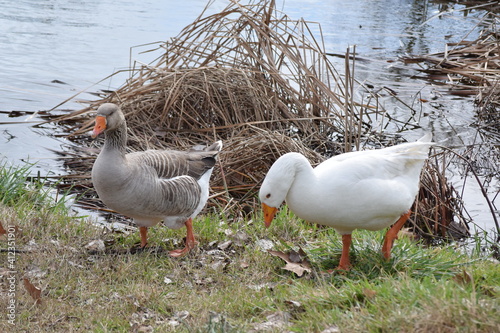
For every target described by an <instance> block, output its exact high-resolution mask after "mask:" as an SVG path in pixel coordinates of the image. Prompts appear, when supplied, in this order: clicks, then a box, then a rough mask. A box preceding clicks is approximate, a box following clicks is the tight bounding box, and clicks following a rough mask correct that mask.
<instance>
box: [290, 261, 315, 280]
mask: <svg viewBox="0 0 500 333" xmlns="http://www.w3.org/2000/svg"><path fill="white" fill-rule="evenodd" d="M283 269H285V270H287V271H290V272H294V273H295V274H297V276H298V277H301V276H302V275H304V273H305V272H308V273H310V272H311V269H310V268H307V267H304V266H303V265H302V264H296V263H293V262H292V263H287V264H286V265H285V267H283Z"/></svg>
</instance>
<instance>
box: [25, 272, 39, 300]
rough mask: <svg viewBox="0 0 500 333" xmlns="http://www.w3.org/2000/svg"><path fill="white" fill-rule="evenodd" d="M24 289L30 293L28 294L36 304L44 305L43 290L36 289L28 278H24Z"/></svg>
mask: <svg viewBox="0 0 500 333" xmlns="http://www.w3.org/2000/svg"><path fill="white" fill-rule="evenodd" d="M23 281H24V287H25V288H26V290H27V291H28V294H30V296H31V297H32V298H33V299H34V300H35V303H36V304H42V290H41V289H39V288H37V287H35V286H34V285H33V284H32V283H31V282H30V280H28V278H24V279H23Z"/></svg>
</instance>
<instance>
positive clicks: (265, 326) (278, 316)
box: [254, 311, 292, 332]
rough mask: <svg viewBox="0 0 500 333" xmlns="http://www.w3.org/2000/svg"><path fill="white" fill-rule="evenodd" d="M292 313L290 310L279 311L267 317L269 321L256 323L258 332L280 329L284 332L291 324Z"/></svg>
mask: <svg viewBox="0 0 500 333" xmlns="http://www.w3.org/2000/svg"><path fill="white" fill-rule="evenodd" d="M291 317H292V316H291V315H290V313H288V312H282V311H278V312H275V313H273V314H270V315H269V316H267V317H266V319H267V321H266V322H263V323H258V324H255V325H254V329H255V330H256V331H257V332H263V331H280V332H283V331H284V330H285V328H286V327H287V326H289V325H290V319H291Z"/></svg>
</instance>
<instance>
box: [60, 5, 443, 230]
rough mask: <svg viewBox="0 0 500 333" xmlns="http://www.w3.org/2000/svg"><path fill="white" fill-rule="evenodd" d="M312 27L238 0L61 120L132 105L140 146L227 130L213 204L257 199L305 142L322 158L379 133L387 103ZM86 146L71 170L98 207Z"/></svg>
mask: <svg viewBox="0 0 500 333" xmlns="http://www.w3.org/2000/svg"><path fill="white" fill-rule="evenodd" d="M202 15H203V14H202ZM311 31H312V28H311V23H308V22H305V21H304V20H298V21H297V20H291V19H290V18H288V17H287V16H286V15H285V14H283V13H281V12H279V11H278V10H276V8H275V4H274V1H273V0H271V1H267V0H262V1H256V2H253V1H252V2H251V3H250V4H248V5H241V4H240V3H239V2H237V1H231V2H230V4H229V5H228V7H227V8H225V9H224V10H222V11H221V12H220V13H217V14H214V15H209V16H207V17H202V16H200V17H199V18H198V19H196V20H195V21H194V22H193V23H192V24H191V25H189V26H187V27H186V28H184V29H183V30H182V31H181V33H180V34H179V35H178V36H177V37H175V38H173V39H171V40H170V41H168V42H166V43H162V44H160V45H159V46H158V47H159V48H160V49H162V50H163V54H162V56H161V57H160V58H158V59H157V60H156V61H155V62H154V63H153V64H149V65H140V66H138V67H137V68H132V69H131V72H132V75H131V78H130V79H129V80H128V81H127V82H126V84H125V85H124V86H123V87H121V88H120V89H118V90H116V91H114V92H113V93H111V94H109V95H107V96H105V97H104V98H102V99H101V100H99V101H96V102H93V103H92V105H90V106H89V107H87V108H85V109H82V110H80V111H77V112H73V113H71V114H69V115H65V116H64V117H61V118H59V119H57V120H58V121H60V122H68V121H69V120H75V119H76V120H78V124H79V129H76V128H73V130H74V134H73V135H72V136H73V139H75V140H78V139H79V138H80V137H83V136H86V134H85V133H86V132H87V131H88V130H89V129H90V127H91V126H92V122H93V119H92V117H91V115H90V114H91V112H92V111H93V110H95V108H96V107H98V106H99V105H100V104H102V103H106V102H114V103H117V104H120V105H121V106H122V109H123V110H124V112H125V115H126V118H127V123H128V126H129V134H130V136H129V143H128V144H129V147H131V149H132V150H142V149H149V148H173V149H180V150H183V149H188V148H189V147H191V146H193V145H197V144H200V143H211V142H213V141H215V140H219V139H222V140H223V142H224V149H223V152H222V153H221V158H220V163H219V164H218V166H217V168H219V169H218V170H216V171H215V172H214V174H213V176H212V177H213V178H212V199H211V201H210V205H212V206H214V205H215V206H217V207H219V208H220V207H222V208H223V209H224V210H226V211H231V212H232V213H235V211H239V212H241V211H244V209H243V210H242V209H240V208H245V206H246V207H251V208H252V209H255V207H256V205H255V200H256V193H257V191H258V187H259V185H260V182H261V181H262V180H263V178H264V177H265V175H266V173H267V171H268V170H269V168H270V166H271V165H272V163H273V162H274V161H275V160H276V159H277V158H278V157H279V156H281V155H282V154H284V153H286V152H290V151H298V152H301V153H302V154H304V155H305V156H306V157H307V158H308V159H309V160H310V161H311V163H312V164H313V165H315V164H318V163H319V162H321V161H322V160H324V158H325V157H328V156H332V155H334V154H337V153H341V152H345V151H349V150H351V148H353V147H357V148H359V146H360V141H361V139H362V138H363V137H365V136H368V135H371V134H373V133H372V132H373V129H372V127H371V119H372V118H371V117H372V114H374V113H376V112H377V110H378V109H377V107H372V106H370V105H366V104H362V103H356V102H355V101H354V97H353V96H354V79H353V77H352V76H349V75H348V74H349V68H347V71H346V73H347V74H346V78H345V79H341V78H340V75H339V74H338V73H337V72H336V71H335V69H334V68H333V66H332V65H331V63H330V62H329V60H328V59H327V58H326V53H325V51H324V49H323V46H322V43H320V42H318V41H317V40H316V39H315V38H314V37H313V35H312V33H311ZM346 58H347V59H348V58H349V57H346ZM382 116H383V115H378V114H377V117H379V120H380V117H382ZM82 123H83V125H82V126H80V125H81V124H82ZM70 130H72V129H70ZM338 142H341V143H338ZM84 153H85V155H86V156H87V157H86V158H84V159H83V160H82V159H81V155H82V150H80V152H79V153H78V154H77V155H78V160H77V159H74V158H70V159H67V160H66V163H67V165H68V166H70V169H71V170H73V175H68V176H67V177H65V180H67V181H68V183H67V184H68V186H75V183H78V186H79V187H80V189H82V188H83V189H84V190H87V191H88V193H89V195H88V198H87V200H85V199H83V202H84V204H85V205H86V206H88V207H90V206H92V207H96V205H98V203H97V202H96V201H95V200H93V198H94V194H93V193H92V192H93V191H92V187H91V183H90V177H89V170H90V168H91V165H92V163H93V160H94V158H95V153H93V152H91V153H87V151H84ZM61 184H64V182H62V183H61ZM234 207H237V208H238V209H236V210H235V209H231V208H234ZM443 221H444V220H443ZM443 221H442V222H443Z"/></svg>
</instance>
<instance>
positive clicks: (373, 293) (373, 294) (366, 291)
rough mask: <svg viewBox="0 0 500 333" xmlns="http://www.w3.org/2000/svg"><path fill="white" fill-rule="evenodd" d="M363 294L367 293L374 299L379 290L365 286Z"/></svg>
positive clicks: (368, 296) (366, 295) (367, 295)
mask: <svg viewBox="0 0 500 333" xmlns="http://www.w3.org/2000/svg"><path fill="white" fill-rule="evenodd" d="M363 295H365V297H366V298H368V299H372V298H373V297H375V295H377V292H376V291H375V290H372V289H368V288H365V289H363Z"/></svg>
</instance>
